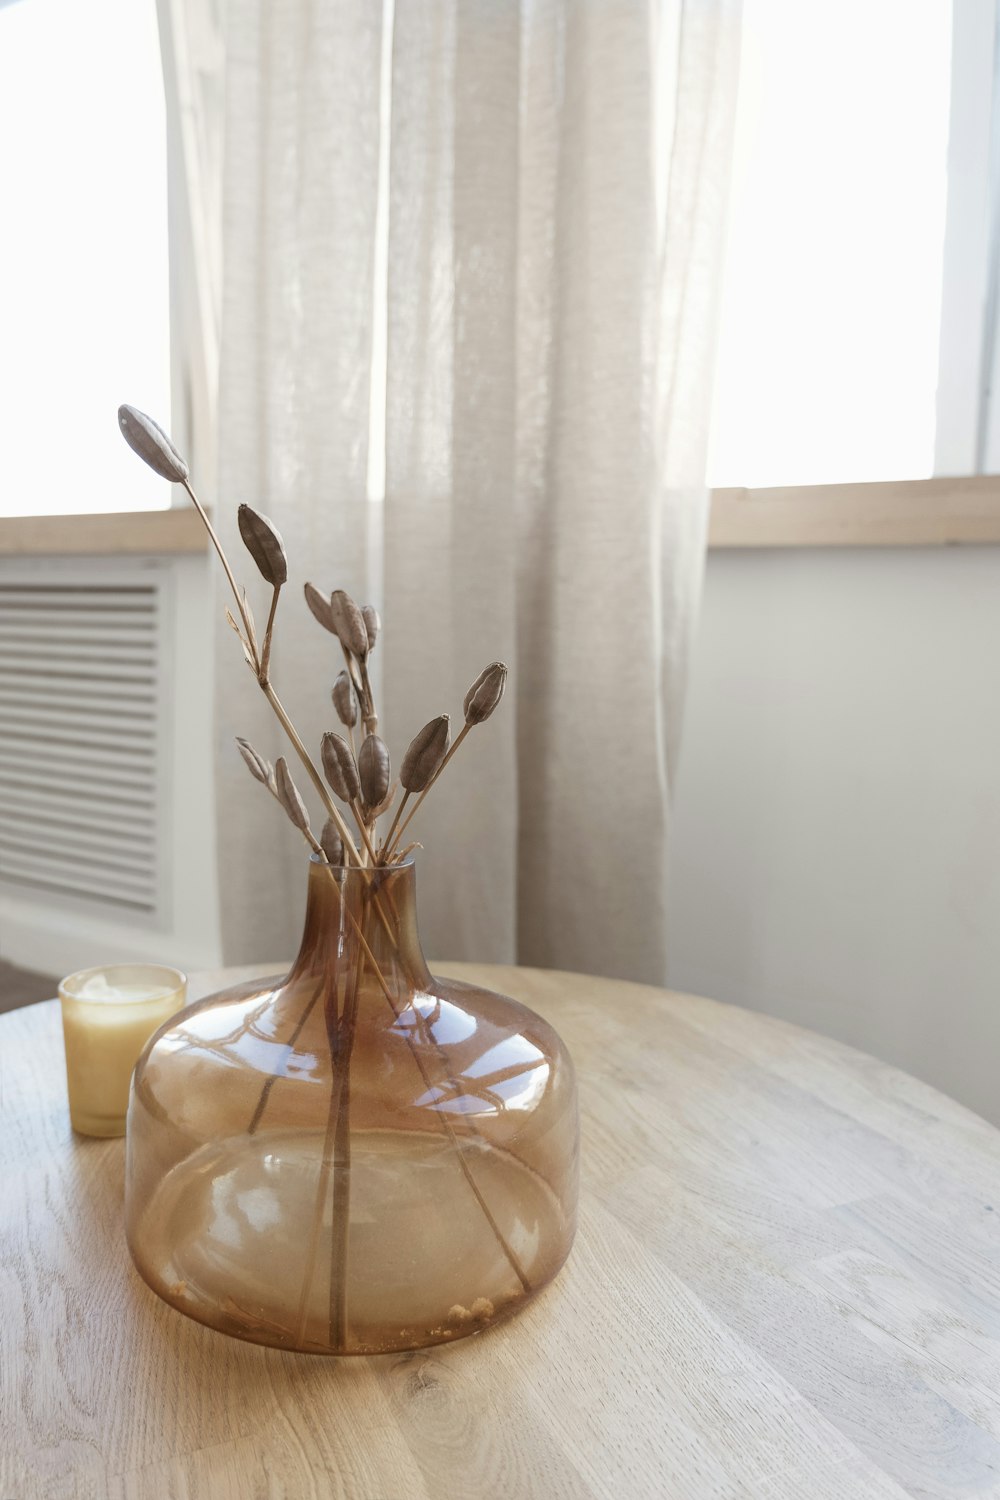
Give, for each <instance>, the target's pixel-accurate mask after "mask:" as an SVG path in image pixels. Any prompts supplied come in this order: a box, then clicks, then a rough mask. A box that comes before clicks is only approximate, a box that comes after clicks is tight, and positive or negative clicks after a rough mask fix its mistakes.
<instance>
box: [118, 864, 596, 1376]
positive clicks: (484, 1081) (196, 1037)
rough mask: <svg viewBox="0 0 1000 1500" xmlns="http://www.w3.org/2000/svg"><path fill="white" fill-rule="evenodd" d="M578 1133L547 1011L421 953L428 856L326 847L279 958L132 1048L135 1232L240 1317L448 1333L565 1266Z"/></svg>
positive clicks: (519, 1299) (148, 1251) (351, 1336)
mask: <svg viewBox="0 0 1000 1500" xmlns="http://www.w3.org/2000/svg"><path fill="white" fill-rule="evenodd" d="M577 1143H578V1126H577V1107H576V1086H575V1081H574V1076H573V1068H572V1064H571V1062H570V1059H569V1055H568V1053H567V1052H566V1049H565V1048H564V1046H563V1044H562V1042H561V1041H560V1040H559V1037H558V1036H557V1035H556V1033H555V1032H554V1031H553V1029H552V1028H551V1026H549V1025H548V1024H547V1023H546V1022H545V1021H543V1020H541V1018H540V1017H538V1016H537V1015H535V1014H534V1013H533V1012H532V1011H530V1010H528V1009H527V1008H526V1007H524V1006H522V1005H520V1004H518V1003H517V1001H515V1000H511V999H509V998H507V997H506V996H503V995H496V994H493V993H491V992H490V991H488V990H483V989H479V988H477V987H474V986H471V985H467V984H462V983H459V982H457V981H453V980H447V979H438V978H435V977H432V976H431V974H430V973H429V972H428V970H427V965H426V963H425V961H424V957H423V953H422V951H421V948H420V941H419V937H418V934H417V926H416V911H415V900H414V873H413V867H412V865H406V866H403V867H402V868H399V869H394V870H386V871H379V872H374V871H371V870H368V871H359V870H357V869H350V870H337V871H333V870H331V869H330V867H329V866H325V865H322V864H319V863H317V862H313V864H312V865H311V867H310V873H309V896H308V904H307V911H306V923H305V931H304V933H303V939H302V948H301V951H300V953H299V956H298V958H297V960H296V962H295V964H294V966H293V968H292V971H291V973H290V974H289V975H288V976H287V978H285V979H279V980H274V981H264V982H262V981H255V982H254V983H253V984H251V985H249V986H243V987H242V988H239V989H235V990H231V991H227V992H225V993H223V994H219V995H214V996H211V997H209V999H207V1000H203V1001H201V1002H200V1003H199V1004H197V1005H193V1006H191V1007H190V1008H189V1009H187V1010H185V1011H183V1012H181V1014H180V1015H179V1016H177V1017H175V1018H173V1020H172V1022H171V1023H170V1024H169V1025H167V1026H166V1027H164V1028H163V1029H162V1030H161V1031H159V1032H157V1033H156V1035H155V1036H154V1037H153V1038H152V1039H151V1041H150V1043H149V1045H148V1047H147V1049H146V1051H145V1052H144V1053H143V1056H142V1057H141V1058H140V1060H139V1063H138V1065H137V1067H136V1071H135V1077H134V1080H133V1086H132V1095H131V1101H130V1106H129V1116H128V1138H127V1169H126V1215H127V1229H128V1239H129V1246H130V1248H131V1251H132V1256H133V1259H134V1260H135V1263H136V1266H137V1267H138V1269H139V1271H140V1272H141V1274H142V1275H143V1277H144V1278H145V1280H146V1281H147V1282H148V1283H149V1285H150V1286H151V1287H152V1288H153V1290H154V1291H155V1292H157V1293H158V1294H159V1295H160V1296H161V1297H163V1298H164V1299H165V1300H166V1301H167V1302H170V1303H171V1304H172V1305H173V1306H174V1307H176V1308H177V1309H178V1310H179V1311H181V1312H183V1313H186V1314H187V1315H188V1316H189V1317H192V1318H196V1319H198V1320H199V1321H201V1322H203V1323H207V1324H210V1325H211V1326H212V1327H214V1328H218V1329H220V1330H221V1331H223V1332H225V1333H230V1334H234V1335H236V1336H237V1337H240V1338H245V1339H251V1340H253V1341H255V1342H258V1343H265V1344H273V1345H277V1346H279V1347H284V1348H289V1349H300V1350H305V1351H312V1352H316V1353H379V1352H385V1351H390V1350H399V1349H412V1348H419V1347H421V1346H424V1345H428V1344H435V1343H441V1342H445V1341H448V1340H451V1339H456V1338H461V1337H462V1336H463V1335H466V1334H470V1333H477V1332H479V1331H480V1330H481V1329H483V1328H485V1327H488V1326H489V1325H490V1324H491V1323H493V1322H495V1321H496V1320H497V1319H499V1318H502V1317H506V1316H508V1315H509V1314H510V1313H512V1312H515V1311H517V1310H518V1308H520V1307H523V1306H524V1305H525V1303H526V1302H527V1301H528V1299H529V1298H530V1297H532V1296H534V1295H535V1294H536V1293H537V1292H538V1291H540V1290H541V1289H542V1288H543V1287H544V1286H546V1285H547V1284H548V1283H549V1282H550V1281H551V1280H552V1278H553V1277H554V1276H555V1274H556V1272H557V1271H558V1270H559V1268H560V1266H561V1265H562V1263H563V1261H564V1260H565V1259H566V1256H567V1254H568V1253H569V1248H570V1245H571V1244H572V1240H573V1233H574V1230H575V1226H576V1196H577V1155H578V1146H577Z"/></svg>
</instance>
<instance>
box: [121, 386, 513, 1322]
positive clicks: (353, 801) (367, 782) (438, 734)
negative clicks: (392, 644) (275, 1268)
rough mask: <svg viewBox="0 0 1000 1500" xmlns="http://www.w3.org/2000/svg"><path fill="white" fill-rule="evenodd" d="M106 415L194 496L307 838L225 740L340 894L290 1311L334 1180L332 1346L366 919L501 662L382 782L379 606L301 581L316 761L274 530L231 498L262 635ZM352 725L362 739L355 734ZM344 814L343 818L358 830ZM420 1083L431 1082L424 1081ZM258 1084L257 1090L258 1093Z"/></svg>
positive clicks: (153, 428)
mask: <svg viewBox="0 0 1000 1500" xmlns="http://www.w3.org/2000/svg"><path fill="white" fill-rule="evenodd" d="M118 422H119V426H120V428H121V431H122V434H123V435H124V437H125V440H126V442H127V443H128V444H129V446H130V447H131V448H132V449H133V450H134V451H135V452H136V453H137V454H138V455H139V457H140V458H142V459H143V460H144V461H145V462H146V463H147V464H149V466H150V467H151V468H152V469H154V470H155V471H156V473H158V474H160V475H162V476H163V478H165V479H168V480H170V481H171V482H172V483H174V484H181V485H183V486H184V488H185V490H186V491H187V493H188V495H189V496H190V498H191V500H192V502H193V503H194V506H195V508H196V509H197V511H198V514H199V516H200V517H201V519H202V522H203V523H204V525H205V528H206V530H207V532H208V535H209V538H210V539H211V542H212V545H213V546H214V548H215V550H216V552H217V553H218V556H219V560H220V561H221V563H222V567H223V569H224V571H225V575H226V578H227V580H228V583H229V587H230V589H231V590H232V595H233V599H234V601H235V605H236V613H235V615H234V614H233V612H232V610H230V609H227V611H226V618H227V620H228V622H229V625H230V626H231V627H232V629H233V630H234V631H235V633H236V635H237V636H238V637H239V641H240V645H241V646H242V648H243V655H244V658H245V660H246V663H247V665H248V667H249V668H250V670H251V672H252V673H253V675H254V677H255V678H256V680H257V683H258V685H259V687H260V689H261V691H262V692H263V693H264V696H265V697H266V698H267V701H268V703H269V704H270V706H271V708H272V710H273V712H274V714H275V716H276V717H277V720H278V722H279V724H280V725H281V727H282V729H283V731H284V733H285V735H286V736H287V739H288V741H289V744H290V745H291V748H292V750H293V751H294V752H295V756H296V757H297V758H298V760H299V762H300V764H301V765H302V767H303V769H304V771H305V773H306V775H307V777H308V779H309V781H310V782H311V783H312V786H313V789H314V791H315V793H316V795H317V796H318V798H319V800H320V803H321V804H322V807H323V812H324V816H325V822H324V824H323V826H322V830H321V832H320V834H319V836H318V837H317V835H316V834H315V833H314V832H313V825H312V822H311V820H310V816H309V811H308V808H307V806H306V803H305V800H304V799H303V797H302V794H301V792H300V791H299V788H298V787H297V786H296V784H295V781H294V779H293V776H292V773H291V771H290V770H289V767H288V764H287V762H286V760H285V758H284V757H283V756H282V757H279V758H278V760H277V761H276V762H275V764H274V765H273V766H272V765H271V764H270V762H269V761H267V760H265V758H264V757H263V756H262V755H260V754H258V752H257V751H256V750H255V749H254V747H253V746H252V745H251V744H250V743H249V742H248V741H247V740H244V739H238V740H237V745H238V748H239V752H240V754H241V755H242V757H243V760H244V761H245V763H246V765H247V767H248V769H249V771H250V774H251V775H252V776H253V778H254V780H256V781H258V782H260V784H261V785H262V786H263V787H265V788H266V789H267V791H268V792H269V793H270V794H271V796H272V797H273V798H274V799H275V801H276V802H278V803H280V805H281V807H282V808H283V809H284V811H285V813H286V815H287V816H288V818H289V819H290V820H291V822H292V823H293V824H294V825H295V827H296V828H297V829H298V830H299V832H300V833H301V834H302V836H303V838H304V839H305V841H306V843H307V844H308V845H309V847H310V849H311V850H312V852H313V855H314V857H315V859H316V860H317V861H318V862H319V863H320V864H321V865H323V866H324V867H326V868H327V869H328V871H329V875H330V878H331V883H332V884H333V886H334V887H335V889H336V890H337V891H338V894H339V904H340V912H341V927H342V931H343V934H344V938H345V941H344V944H343V949H342V951H343V954H344V963H343V964H342V972H341V974H340V976H339V977H338V978H337V979H336V981H335V982H334V983H333V984H332V985H331V986H330V988H329V992H328V993H327V994H326V996H325V997H324V1008H325V1019H326V1029H327V1034H328V1039H329V1045H330V1055H331V1062H332V1067H331V1089H330V1102H329V1116H328V1121H327V1127H326V1139H325V1144H324V1149H323V1157H322V1166H321V1174H320V1183H319V1188H318V1192H317V1198H316V1209H315V1215H314V1222H313V1226H312V1230H311V1235H310V1244H311V1247H312V1248H311V1251H310V1271H309V1273H308V1275H307V1278H306V1281H307V1284H306V1285H305V1286H304V1287H303V1289H302V1306H303V1308H304V1307H305V1305H306V1301H307V1299H308V1295H309V1284H308V1283H309V1282H310V1280H311V1277H312V1274H313V1267H314V1263H315V1252H316V1249H317V1247H318V1241H319V1234H320V1226H321V1222H322V1215H323V1211H324V1202H325V1199H326V1193H327V1186H328V1183H330V1182H331V1181H332V1184H333V1193H332V1197H333V1205H334V1208H333V1220H332V1225H331V1227H332V1230H333V1233H332V1241H331V1275H330V1342H331V1346H332V1347H334V1348H342V1347H344V1338H345V1326H346V1324H345V1320H346V1305H345V1299H346V1284H347V1244H348V1241H347V1231H348V1217H349V1201H350V1172H351V1164H350V1163H351V1153H350V1082H349V1080H350V1068H351V1057H352V1053H353V1048H354V1033H355V1026H356V1021H357V1017H358V1007H359V998H360V995H361V992H362V988H363V986H364V984H365V982H366V979H365V976H366V973H367V974H370V975H371V976H372V980H373V981H374V982H375V984H376V985H377V986H378V987H379V988H380V989H381V991H382V994H383V996H384V998H385V1001H386V1002H387V1003H388V1004H389V1006H390V1007H391V1008H392V1011H393V1014H394V1016H396V1018H397V1020H398V1016H399V1012H398V998H397V997H396V996H394V995H393V993H392V992H391V989H390V986H389V985H388V984H387V982H386V978H385V975H384V974H383V972H382V970H381V969H380V967H379V964H378V962H377V961H376V958H375V955H374V954H373V952H372V942H373V941H374V939H373V937H372V933H373V928H372V925H371V924H372V923H373V922H377V923H378V928H379V930H380V932H381V933H383V934H384V936H385V938H386V939H387V940H388V942H389V944H390V945H391V947H392V948H393V949H395V950H397V951H398V948H399V935H398V932H397V913H396V912H395V911H394V909H393V901H392V896H391V892H390V891H389V890H388V888H387V887H385V886H384V881H385V874H384V872H385V871H386V870H387V868H389V867H394V866H397V865H398V864H400V863H401V862H402V861H403V860H404V859H405V858H406V856H407V855H408V854H409V853H410V852H411V851H412V849H414V848H415V847H416V845H415V844H413V843H410V844H409V845H405V846H404V844H403V839H404V836H405V835H406V832H407V830H408V829H409V827H410V824H411V823H412V821H413V819H414V817H415V815H416V814H417V812H418V811H419V810H420V808H421V806H422V805H423V802H424V800H425V799H426V797H427V796H428V794H429V793H430V791H431V790H432V788H433V787H434V786H435V785H436V784H437V782H438V780H439V778H440V777H441V775H442V773H443V772H444V770H445V767H446V766H447V765H448V764H449V762H450V761H451V760H452V758H453V757H454V755H455V753H456V751H457V750H458V748H459V746H460V745H461V744H462V742H463V740H465V738H466V737H467V736H468V734H469V733H470V732H471V730H472V729H474V728H475V727H476V725H478V724H482V723H484V722H485V720H486V719H488V718H489V717H490V715H491V714H492V713H493V711H494V709H495V708H496V707H497V705H498V704H499V702H500V699H501V698H502V697H503V692H504V687H505V685H506V680H507V668H506V666H505V665H504V664H503V662H492V663H491V664H490V665H489V666H487V667H485V668H484V670H483V671H482V672H481V673H480V674H479V676H478V677H477V678H476V680H475V682H474V683H473V684H472V686H471V687H470V688H469V691H468V693H467V694H466V696H465V701H464V704H463V719H464V721H463V724H462V728H461V730H460V732H459V734H458V735H457V736H456V738H455V740H454V741H452V739H451V724H450V718H449V715H448V714H446V713H442V714H438V715H437V717H435V718H433V719H430V720H429V721H428V722H427V723H426V724H425V725H424V726H423V728H422V729H420V730H419V731H418V733H417V734H416V735H415V736H414V738H413V739H412V740H411V742H410V744H409V746H408V747H407V750H406V753H405V754H404V756H403V758H402V761H401V762H400V767H399V775H398V778H397V780H396V781H393V780H392V770H391V759H390V754H389V750H388V747H387V746H386V744H385V741H384V740H383V739H382V738H381V737H380V736H379V733H378V725H379V718H378V710H377V708H376V703H375V696H374V693H373V690H372V682H371V676H370V674H369V661H370V658H371V653H372V651H373V650H374V649H375V645H376V642H377V640H378V636H379V628H380V624H381V622H380V620H379V617H378V613H377V611H376V610H375V609H374V608H373V607H372V606H371V605H364V606H363V607H359V606H358V605H357V604H356V603H355V602H354V600H353V599H352V598H351V597H350V595H349V594H347V593H345V592H344V590H343V589H335V590H334V592H333V593H332V594H329V595H327V594H324V593H322V592H321V591H320V590H319V589H318V588H316V587H315V586H314V585H313V584H312V583H307V584H306V585H305V598H306V604H307V605H308V607H309V610H310V612H311V613H312V615H313V616H314V618H315V619H316V620H317V621H318V623H319V624H320V625H321V626H322V627H323V628H324V629H325V630H328V631H329V632H330V633H331V634H332V635H334V636H336V638H337V640H338V642H339V644H340V648H341V651H342V653H343V658H344V669H343V671H341V672H340V673H339V675H338V676H337V678H336V681H335V682H334V684H333V688H332V693H331V696H332V702H333V707H334V709H335V711H336V714H337V718H338V719H339V721H340V724H341V726H342V728H343V729H344V731H345V734H346V738H345V735H344V734H340V733H337V732H335V731H333V730H330V731H328V732H327V733H326V734H324V736H323V739H322V743H321V745H320V755H319V764H318V765H317V763H316V761H315V760H314V759H313V757H312V756H311V755H310V754H309V751H308V749H307V748H306V746H305V744H304V743H303V741H302V738H301V736H300V735H299V734H298V732H297V730H296V729H295V726H294V724H293V723H292V721H291V719H290V718H289V716H288V713H287V712H286V710H285V707H284V705H283V704H282V702H281V700H280V698H279V697H278V694H277V691H276V690H275V687H274V683H273V682H272V680H271V672H270V662H271V641H272V637H273V633H274V624H275V617H276V615H277V610H278V601H279V598H280V595H281V590H282V589H283V588H284V586H285V584H286V583H287V580H288V560H287V557H286V555H285V548H284V544H283V542H282V540H281V537H280V535H279V533H278V531H277V529H276V527H275V526H274V525H273V524H272V522H271V521H269V520H268V518H267V517H266V516H263V515H261V514H259V513H258V512H257V511H254V510H252V509H251V508H250V506H248V505H241V506H240V507H239V516H238V520H239V530H240V535H241V537H242V539H243V542H244V544H245V546H246V549H247V551H248V552H249V554H250V556H251V558H252V559H253V561H254V563H255V564H256V567H257V570H258V572H259V573H260V575H261V577H262V578H263V579H264V582H265V583H266V584H267V585H269V587H270V589H271V596H270V601H269V607H268V611H267V620H266V624H265V626H264V632H263V636H261V635H260V634H259V633H258V630H257V626H256V623H255V621H254V615H253V611H252V610H251V608H250V601H249V599H248V597H247V591H246V589H245V588H244V587H241V586H240V585H238V584H237V581H236V577H235V574H234V571H233V568H232V566H231V564H230V562H229V559H228V558H227V556H226V553H225V551H224V549H223V547H222V544H221V542H220V540H219V537H218V535H217V534H216V531H215V529H214V527H213V526H212V523H211V521H210V519H209V517H208V515H207V513H206V511H205V509H204V507H203V506H202V504H201V502H200V501H199V499H198V497H197V495H196V494H195V492H194V489H193V488H192V486H191V482H190V477H189V471H188V466H187V464H186V463H185V461H184V459H183V458H182V457H181V455H180V454H179V453H178V452H177V449H176V448H175V447H174V445H173V443H172V442H171V441H170V439H169V438H168V437H167V435H166V433H165V432H163V430H162V429H161V428H160V427H159V426H158V424H157V423H156V422H154V421H153V420H152V419H151V418H150V417H148V416H146V415H144V413H142V412H140V411H137V410H136V409H135V408H134V407H132V406H122V407H120V408H119V411H118ZM359 724H360V726H361V729H360V745H359V744H358V742H357V739H356V736H355V731H356V730H357V729H358V726H359ZM400 788H401V789H402V791H401V794H400ZM397 795H398V796H399V800H398V801H397V800H396V799H397ZM411 799H412V800H411ZM394 804H395V807H394ZM393 808H394V810H393ZM342 809H343V810H342ZM390 813H391V814H392V816H391V821H389V825H388V828H387V829H386V831H385V832H384V834H381V833H380V832H379V820H380V819H381V818H383V817H385V816H387V815H388V814H390ZM349 818H351V819H353V821H354V825H355V829H356V834H355V831H354V830H352V827H351V825H350V822H349ZM350 867H354V868H356V869H358V870H359V871H361V872H362V876H361V878H362V898H361V901H360V904H358V903H356V902H352V901H351V900H349V899H348V898H347V890H346V883H345V877H346V871H347V869H348V868H350ZM303 1020H304V1017H303ZM415 1033H416V1035H415V1038H414V1040H413V1041H412V1042H411V1043H410V1045H411V1049H412V1050H413V1051H414V1060H415V1062H416V1064H417V1066H418V1067H419V1068H420V1069H421V1071H422V1072H423V1071H424V1069H425V1066H426V1065H425V1063H424V1062H423V1060H422V1056H421V1055H420V1054H419V1053H418V1051H417V1047H418V1042H422V1043H425V1044H426V1045H428V1046H429V1045H430V1039H429V1038H428V1037H426V1036H425V1035H424V1023H423V1021H422V1019H421V1018H420V1017H418V1018H417V1025H416V1028H415ZM427 1082H428V1087H429V1086H430V1079H429V1077H428V1078H427ZM266 1087H267V1086H266V1085H265V1093H266ZM265 1102H266V1100H265V1096H264V1095H262V1099H261V1110H262V1109H263V1105H264V1103H265ZM255 1123H256V1117H255ZM442 1124H443V1127H444V1129H445V1130H446V1132H447V1133H448V1134H449V1138H451V1137H452V1136H453V1126H452V1124H451V1121H450V1119H449V1118H448V1116H447V1114H443V1115H442ZM454 1144H455V1145H456V1157H457V1160H458V1163H459V1166H460V1167H461V1169H462V1171H463V1173H465V1175H466V1177H467V1180H468V1181H469V1185H470V1187H471V1188H472V1190H473V1192H474V1193H475V1196H476V1199H477V1201H478V1202H479V1204H480V1208H481V1209H482V1212H483V1213H484V1215H485V1216H486V1218H487V1220H488V1222H489V1224H490V1226H491V1229H492V1230H493V1232H494V1233H495V1235H496V1237H497V1240H498V1242H499V1243H500V1245H501V1247H502V1249H503V1251H504V1253H505V1255H506V1256H507V1258H508V1259H509V1260H510V1262H511V1264H512V1265H513V1266H514V1267H515V1269H516V1271H517V1274H518V1276H519V1279H520V1281H521V1283H522V1286H523V1288H524V1289H525V1290H528V1289H529V1288H528V1285H527V1281H526V1279H525V1277H524V1274H523V1272H522V1270H521V1268H520V1265H519V1263H518V1261H517V1258H516V1256H515V1255H514V1253H513V1251H512V1250H511V1248H510V1246H509V1245H508V1244H507V1242H506V1240H505V1239H504V1237H503V1236H502V1234H501V1232H500V1230H499V1228H498V1226H497V1225H496V1223H495V1221H494V1219H493V1216H492V1215H491V1214H490V1212H489V1209H488V1208H487V1205H486V1203H485V1201H484V1200H483V1199H482V1195H481V1193H480V1191H479V1188H478V1186H477V1185H476V1183H475V1181H474V1180H473V1178H472V1176H471V1174H470V1172H469V1168H468V1164H467V1163H466V1160H465V1156H464V1154H463V1153H462V1152H461V1150H460V1149H458V1146H457V1142H455V1143H454ZM303 1317H304V1313H303Z"/></svg>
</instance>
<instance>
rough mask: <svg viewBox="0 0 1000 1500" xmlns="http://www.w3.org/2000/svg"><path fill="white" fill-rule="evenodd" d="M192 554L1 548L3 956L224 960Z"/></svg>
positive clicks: (58, 969)
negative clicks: (10, 552) (63, 553)
mask: <svg viewBox="0 0 1000 1500" xmlns="http://www.w3.org/2000/svg"><path fill="white" fill-rule="evenodd" d="M210 599H211V580H210V577H209V574H208V569H207V560H206V559H205V558H203V557H183V556H178V557H164V558H148V559H142V558H140V559H111V558H109V559H95V558H89V557H87V558H58V559H53V558H46V559H35V558H10V557H8V558H2V559H0V957H2V958H5V959H8V960H10V961H12V962H15V963H19V964H23V965H24V966H26V967H29V968H33V969H37V970H40V971H44V972H48V973H53V974H55V973H64V972H67V971H68V970H69V969H72V968H79V967H86V966H88V965H89V964H92V963H102V962H106V961H115V960H117V961H125V960H128V959H147V960H151V961H156V960H160V961H163V962H170V963H175V964H180V965H181V966H182V967H203V966H212V965H214V964H216V963H218V962H219V957H220V953H219V936H218V901H217V892H216V889H215V848H214V846H215V839H214V798H213V795H212V728H211V717H212V681H211V639H212V628H211V607H210Z"/></svg>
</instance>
